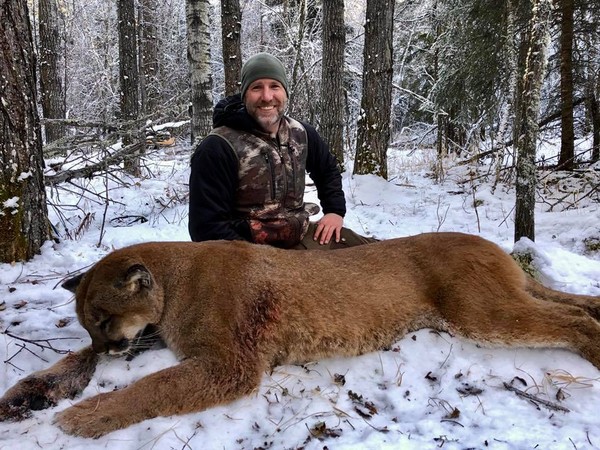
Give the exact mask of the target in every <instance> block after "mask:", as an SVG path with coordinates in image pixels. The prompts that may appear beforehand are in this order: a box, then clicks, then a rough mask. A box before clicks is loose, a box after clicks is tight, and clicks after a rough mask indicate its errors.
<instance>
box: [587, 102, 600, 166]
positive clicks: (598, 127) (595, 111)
mask: <svg viewBox="0 0 600 450" xmlns="http://www.w3.org/2000/svg"><path fill="white" fill-rule="evenodd" d="M599 103H600V102H598V98H597V97H596V94H595V92H592V94H591V95H590V100H589V104H590V106H589V109H590V116H591V117H592V136H593V140H592V162H598V161H600V104H599Z"/></svg>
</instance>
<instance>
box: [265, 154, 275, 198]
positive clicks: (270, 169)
mask: <svg viewBox="0 0 600 450" xmlns="http://www.w3.org/2000/svg"><path fill="white" fill-rule="evenodd" d="M263 156H264V157H265V161H266V163H267V166H268V168H269V173H270V174H271V200H275V172H274V171H273V164H271V158H269V154H268V153H263Z"/></svg>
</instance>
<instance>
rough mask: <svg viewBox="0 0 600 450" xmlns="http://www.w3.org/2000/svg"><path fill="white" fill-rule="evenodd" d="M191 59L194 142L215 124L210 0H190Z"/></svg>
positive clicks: (188, 0)
mask: <svg viewBox="0 0 600 450" xmlns="http://www.w3.org/2000/svg"><path fill="white" fill-rule="evenodd" d="M185 5H186V17H187V40H188V62H189V66H190V80H191V81H190V83H191V91H192V105H191V119H192V125H191V128H192V136H191V137H192V145H195V143H196V142H197V141H199V140H200V139H202V138H203V137H204V136H206V135H207V134H208V133H209V132H210V130H211V128H212V108H213V104H212V72H211V69H210V17H209V14H208V13H209V8H210V2H209V0H186V4H185Z"/></svg>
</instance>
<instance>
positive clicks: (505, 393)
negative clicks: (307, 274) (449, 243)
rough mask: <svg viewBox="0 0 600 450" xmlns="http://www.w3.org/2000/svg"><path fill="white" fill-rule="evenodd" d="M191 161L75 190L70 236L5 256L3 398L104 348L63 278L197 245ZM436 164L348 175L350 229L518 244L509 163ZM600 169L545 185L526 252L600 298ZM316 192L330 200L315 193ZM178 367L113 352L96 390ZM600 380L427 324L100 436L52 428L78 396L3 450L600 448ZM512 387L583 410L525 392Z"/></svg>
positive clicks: (62, 229)
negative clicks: (155, 248)
mask: <svg viewBox="0 0 600 450" xmlns="http://www.w3.org/2000/svg"><path fill="white" fill-rule="evenodd" d="M189 156H190V155H189V149H183V148H180V147H173V148H167V149H163V150H162V151H161V152H159V153H157V154H154V155H153V156H151V157H149V158H148V160H147V161H146V165H147V168H148V169H149V171H150V172H151V173H152V174H153V176H152V177H146V178H141V179H127V180H126V181H127V186H120V185H118V184H117V183H115V180H114V179H112V178H110V177H109V178H104V179H95V180H88V181H86V182H85V183H86V185H85V186H86V189H87V191H86V193H85V198H79V194H78V193H76V192H75V190H74V189H72V188H71V187H69V189H70V190H71V191H72V192H69V191H68V190H65V189H59V190H55V189H52V190H49V199H50V202H51V203H52V204H53V205H56V206H54V207H52V208H51V209H50V214H51V217H52V222H53V223H54V224H55V225H56V227H57V230H58V231H59V233H60V234H61V236H62V237H63V239H61V241H60V242H59V243H55V242H48V243H47V244H46V245H45V246H44V248H43V251H42V254H41V255H39V256H37V257H36V258H34V259H33V260H32V261H30V262H27V263H25V264H20V263H17V264H13V265H10V264H3V265H0V331H2V332H3V334H0V344H1V345H0V361H1V363H0V374H1V375H0V394H1V393H3V392H4V391H5V390H6V389H8V388H9V387H10V386H12V385H13V384H14V383H15V382H16V381H17V380H19V379H20V378H22V377H23V376H25V375H27V374H29V373H31V372H32V371H35V370H39V369H42V368H45V367H48V366H49V365H50V364H52V363H53V362H55V361H57V360H58V359H60V358H61V357H62V355H60V354H58V353H57V352H55V351H53V350H52V348H53V349H58V350H76V349H79V348H81V347H83V346H85V345H87V344H88V343H89V338H88V336H87V334H86V332H85V331H84V330H83V329H82V328H81V327H80V326H79V324H78V322H77V319H76V317H75V312H74V303H73V302H72V301H71V300H72V296H71V295H70V294H69V293H68V292H67V291H65V290H63V289H61V288H60V287H59V285H60V282H61V280H62V279H63V278H64V277H65V276H67V274H68V273H70V272H73V271H76V270H78V269H80V268H82V267H85V266H88V265H90V264H92V263H94V262H95V261H97V260H98V259H99V258H101V257H102V256H103V255H105V254H107V253H108V252H110V251H111V250H112V249H115V248H120V247H123V246H125V245H129V244H133V243H138V242H146V241H156V240H158V241H162V240H170V241H172V240H189V236H188V232H187V204H186V198H187V180H188V176H189V167H188V163H189ZM432 158H433V157H432V154H431V151H427V150H423V151H417V152H414V153H412V154H411V155H409V154H406V153H404V152H401V151H393V150H391V151H390V163H389V166H390V174H391V175H390V181H384V180H382V179H379V178H376V177H374V176H354V177H353V176H351V175H350V174H348V173H346V174H345V175H344V189H345V192H346V198H347V203H348V214H347V216H346V221H345V224H346V226H348V227H350V228H352V229H354V230H356V231H358V232H359V233H362V234H371V235H375V236H377V237H379V238H382V239H386V238H392V237H397V236H406V235H412V234H417V233H420V232H428V231H450V230H452V231H463V232H468V233H475V234H480V235H482V236H483V237H485V238H487V239H490V240H492V241H494V242H496V243H498V244H499V245H500V246H501V247H502V248H504V249H505V250H506V251H511V250H512V249H513V247H514V246H513V243H512V241H513V219H512V215H513V214H512V208H513V205H514V190H513V189H509V188H507V187H506V186H505V185H502V184H498V185H497V186H496V188H495V189H494V187H493V181H494V177H493V176H490V177H488V178H487V179H485V178H482V175H484V174H486V173H488V172H491V173H493V172H494V167H493V166H487V165H486V166H480V167H478V168H473V167H467V166H459V165H457V164H456V162H454V161H451V160H449V161H447V162H446V163H445V173H444V177H443V179H442V180H441V181H439V182H434V180H433V179H432V177H431V165H432ZM598 178H600V177H599V175H598V172H594V171H589V172H588V173H582V174H581V178H579V179H578V181H577V183H576V184H574V183H573V182H572V181H569V180H564V179H562V178H561V177H560V176H558V175H553V176H549V177H547V178H546V179H545V181H544V185H545V187H544V189H543V190H540V194H542V193H543V195H544V197H543V201H542V197H540V202H539V203H538V207H537V209H536V242H535V244H533V243H531V242H523V241H521V242H520V243H519V245H520V246H522V247H528V248H530V250H531V251H532V252H533V254H534V256H535V257H534V263H535V265H536V267H537V269H538V270H539V271H540V273H541V275H542V277H543V279H544V280H545V282H546V283H547V284H549V285H551V286H552V287H555V288H559V289H562V290H565V291H570V292H577V293H585V294H592V295H600V283H599V280H600V257H599V255H600V253H593V252H588V251H587V250H586V247H585V241H586V240H590V239H593V238H596V239H598V237H600V225H599V224H600V220H599V219H600V213H599V206H600V205H599V204H598V195H597V194H596V195H589V196H587V197H584V196H585V194H586V193H587V192H589V191H590V189H591V187H592V186H594V184H595V185H597V184H598V182H599V180H598ZM557 180H558V181H557ZM105 184H108V185H109V186H110V193H109V196H110V198H111V199H112V200H114V203H112V204H111V205H109V207H108V208H106V209H105V205H104V204H103V203H102V201H101V199H99V198H97V197H94V196H93V195H91V193H90V192H91V191H94V190H102V189H104V186H105ZM582 197H583V198H582ZM559 199H562V200H561V201H560V202H558V200H559ZM307 200H310V201H315V200H316V193H315V192H314V188H312V187H310V186H309V187H308V189H307ZM554 203H556V205H554ZM567 206H568V208H567ZM141 217H143V218H144V219H145V220H146V221H143V220H140V218H141ZM103 223H104V226H102V224H103ZM67 235H68V236H71V237H74V238H75V239H74V240H70V239H64V237H65V236H67ZM332 270H335V268H332ZM365 276H368V268H365ZM43 347H45V348H43ZM173 364H176V359H175V357H174V356H173V355H172V353H171V352H170V351H169V350H166V349H165V350H154V351H149V352H146V353H144V354H142V355H140V356H138V357H136V358H134V359H133V360H132V361H125V360H123V359H115V358H113V359H111V358H106V359H103V360H102V362H101V363H100V364H99V366H98V369H97V371H96V374H95V375H94V377H93V380H92V382H91V383H90V385H89V386H88V387H87V388H86V389H85V391H84V392H83V397H84V398H85V397H90V396H92V395H94V394H96V393H98V392H106V391H110V390H113V389H115V388H120V387H123V386H125V385H127V384H129V383H132V382H133V381H135V380H136V379H139V378H140V377H142V376H144V375H145V374H148V373H151V372H154V371H156V370H158V369H161V368H164V367H167V366H170V365H173ZM599 380H600V372H599V371H598V369H596V368H595V367H593V366H592V365H591V364H590V363H589V362H587V361H585V360H584V359H582V358H581V357H579V356H577V355H575V354H572V353H569V352H567V351H561V350H539V349H538V350H532V349H487V348H479V347H478V346H476V345H474V344H472V343H468V342H465V341H463V340H461V339H458V338H454V337H451V336H449V335H447V334H443V333H442V334H439V333H436V332H432V331H431V330H421V331H418V332H416V333H411V334H410V335H408V336H405V337H402V338H400V339H399V340H398V342H397V344H396V345H394V346H393V348H391V349H389V350H387V351H381V352H376V353H370V354H366V355H363V356H360V357H356V358H333V359H328V360H322V361H314V362H311V363H308V364H305V365H303V366H282V367H277V368H276V369H275V370H274V372H273V373H269V374H267V373H265V375H264V377H263V380H262V385H261V387H260V389H259V390H258V391H257V392H256V393H255V394H253V395H250V396H248V397H245V398H243V399H240V400H238V401H236V402H234V403H231V404H229V405H225V406H220V407H217V408H212V409H209V410H206V411H201V412H197V413H194V414H188V415H185V416H177V417H162V418H157V419H153V420H148V421H145V422H143V423H140V424H137V425H134V426H131V427H129V428H127V429H124V430H120V431H116V432H114V433H111V434H109V435H107V436H104V437H102V438H100V439H97V440H89V439H83V438H77V437H72V436H68V435H65V434H64V433H62V432H61V431H60V430H59V429H58V428H57V427H55V426H54V425H52V417H53V415H54V414H55V413H56V412H57V411H60V410H63V409H64V408H66V407H68V406H69V405H70V404H71V403H72V402H73V401H70V400H65V401H62V402H60V403H59V405H58V406H57V407H55V408H51V409H49V410H46V411H38V412H35V413H34V414H33V416H32V417H31V418H29V419H26V420H24V421H23V422H19V423H6V422H5V423H0V449H19V450H28V449H39V448H43V449H58V448H64V449H69V450H73V449H86V450H94V449H107V448H108V449H113V448H114V449H172V448H173V449H299V448H303V449H323V448H328V449H359V448H360V449H391V448H394V449H428V448H437V447H442V448H449V449H467V448H477V449H483V448H491V449H524V448H540V449H588V448H596V447H598V448H600V415H598V410H599V409H598V408H599V404H600V383H599ZM505 384H508V385H509V386H513V387H515V388H518V389H519V390H521V391H523V392H526V393H527V394H530V395H532V396H534V397H536V398H538V399H542V400H546V401H548V402H551V406H552V405H558V406H561V407H563V408H566V409H568V410H569V412H562V411H557V410H554V409H551V408H548V407H545V406H543V405H542V404H541V403H540V402H538V403H535V402H532V401H529V400H527V399H524V398H523V397H520V396H517V395H516V394H515V393H514V392H512V391H510V390H508V389H507V388H506V386H505ZM74 401H77V399H76V400H74Z"/></svg>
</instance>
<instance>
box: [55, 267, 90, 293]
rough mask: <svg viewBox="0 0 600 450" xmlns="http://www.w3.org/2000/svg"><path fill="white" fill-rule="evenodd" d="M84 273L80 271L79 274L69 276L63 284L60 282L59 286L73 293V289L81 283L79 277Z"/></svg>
mask: <svg viewBox="0 0 600 450" xmlns="http://www.w3.org/2000/svg"><path fill="white" fill-rule="evenodd" d="M84 275H85V272H83V273H80V274H79V275H76V276H74V277H71V278H69V279H68V280H67V281H65V282H64V283H63V284H61V285H60V286H61V287H62V288H64V289H66V290H67V291H71V292H72V293H73V294H74V293H75V291H76V290H77V286H79V283H81V279H82V278H83V276H84Z"/></svg>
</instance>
